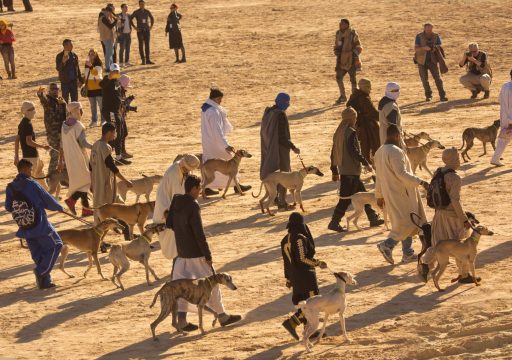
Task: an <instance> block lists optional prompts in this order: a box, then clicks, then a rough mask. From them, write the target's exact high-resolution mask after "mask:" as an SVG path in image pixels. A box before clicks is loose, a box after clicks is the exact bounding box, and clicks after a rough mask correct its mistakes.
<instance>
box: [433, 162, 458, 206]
mask: <svg viewBox="0 0 512 360" xmlns="http://www.w3.org/2000/svg"><path fill="white" fill-rule="evenodd" d="M452 172H453V173H454V172H455V170H453V169H446V170H444V171H443V169H442V168H439V169H437V170H436V172H435V173H434V177H433V178H432V180H431V181H430V184H429V186H428V190H427V205H428V206H429V207H431V208H433V209H436V210H440V209H445V208H446V207H447V206H448V205H450V203H451V200H450V196H449V195H448V192H447V191H446V184H445V182H444V176H445V175H446V174H449V173H452Z"/></svg>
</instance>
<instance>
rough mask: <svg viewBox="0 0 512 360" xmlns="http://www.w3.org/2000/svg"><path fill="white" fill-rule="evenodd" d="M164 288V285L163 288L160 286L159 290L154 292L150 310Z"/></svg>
mask: <svg viewBox="0 0 512 360" xmlns="http://www.w3.org/2000/svg"><path fill="white" fill-rule="evenodd" d="M164 287H165V285H164V286H162V287H161V288H160V290H158V291H157V292H156V294H155V297H154V298H153V302H152V303H151V305H149V307H150V308H152V307H153V306H154V305H155V303H156V298H157V297H158V296H159V295H160V294H161V293H162V290H163V289H164ZM160 296H161V295H160Z"/></svg>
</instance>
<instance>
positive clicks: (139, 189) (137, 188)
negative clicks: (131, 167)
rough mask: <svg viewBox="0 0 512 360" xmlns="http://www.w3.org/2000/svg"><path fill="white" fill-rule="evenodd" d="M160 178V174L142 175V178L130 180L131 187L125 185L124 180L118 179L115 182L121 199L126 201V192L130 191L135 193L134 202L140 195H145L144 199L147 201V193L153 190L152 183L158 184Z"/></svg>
mask: <svg viewBox="0 0 512 360" xmlns="http://www.w3.org/2000/svg"><path fill="white" fill-rule="evenodd" d="M143 176H144V175H143ZM160 180H162V176H161V175H153V176H144V177H143V178H142V179H137V180H132V184H133V187H131V188H129V187H128V186H127V185H126V182H124V181H120V182H118V183H117V193H118V194H119V196H120V197H121V199H122V200H123V201H126V193H127V192H128V191H132V192H134V193H135V195H137V197H136V198H135V202H139V198H140V197H141V196H142V195H145V196H146V201H148V202H149V195H150V194H151V191H153V185H155V184H158V183H159V182H160Z"/></svg>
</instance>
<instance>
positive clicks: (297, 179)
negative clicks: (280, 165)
mask: <svg viewBox="0 0 512 360" xmlns="http://www.w3.org/2000/svg"><path fill="white" fill-rule="evenodd" d="M309 174H315V175H317V176H324V174H323V173H322V172H321V171H320V170H319V169H318V168H317V167H315V166H308V167H307V168H304V169H300V170H299V171H292V172H283V171H276V172H273V173H272V174H269V175H268V176H267V177H266V178H265V179H263V181H262V182H261V185H260V192H259V193H258V195H254V193H252V197H254V198H258V197H260V195H261V189H262V188H263V186H265V196H263V197H262V198H261V200H260V207H261V212H262V213H263V214H265V209H266V210H267V213H268V214H269V215H270V216H274V215H275V214H274V213H272V212H271V211H270V208H269V206H270V204H271V203H272V202H273V201H274V199H275V198H276V196H277V185H281V186H284V187H285V188H287V189H288V190H290V192H291V193H292V195H293V201H294V203H293V205H294V206H295V205H296V204H297V199H296V198H295V193H297V196H298V198H299V204H300V208H301V210H302V211H303V212H305V210H304V206H303V205H302V195H301V193H300V191H301V190H302V186H303V185H304V178H305V177H306V176H307V175H309ZM266 199H267V200H266ZM265 200H266V201H265Z"/></svg>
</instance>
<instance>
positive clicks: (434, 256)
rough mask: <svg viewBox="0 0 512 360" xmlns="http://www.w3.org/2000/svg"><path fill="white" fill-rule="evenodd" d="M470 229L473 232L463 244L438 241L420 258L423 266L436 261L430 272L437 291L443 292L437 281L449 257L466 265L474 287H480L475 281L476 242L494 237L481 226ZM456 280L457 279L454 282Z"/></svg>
mask: <svg viewBox="0 0 512 360" xmlns="http://www.w3.org/2000/svg"><path fill="white" fill-rule="evenodd" d="M471 227H472V228H473V232H472V233H471V235H470V236H469V237H468V238H467V239H466V240H464V241H463V242H460V241H459V240H442V241H439V242H438V243H437V244H436V245H435V246H433V247H431V248H429V249H428V250H427V251H426V252H425V254H424V255H423V257H422V258H421V261H422V262H423V263H424V264H430V263H431V262H432V261H434V260H437V266H436V268H435V269H434V270H433V271H432V280H433V282H434V285H435V286H436V288H437V290H439V291H444V290H445V289H441V287H440V286H439V279H440V278H441V276H442V275H443V273H444V271H445V270H446V267H447V266H448V264H449V260H450V257H453V258H455V259H457V260H458V261H459V262H460V263H461V264H464V263H466V264H467V265H468V267H469V270H470V272H471V275H472V276H473V279H474V281H475V285H476V286H479V285H480V284H479V283H478V281H477V277H476V271H475V259H476V255H477V246H478V241H479V240H480V237H481V236H482V235H494V233H493V232H492V231H491V230H489V229H487V228H486V227H485V226H483V225H478V226H477V227H473V225H471ZM457 280H458V278H457V279H456V280H455V281H457Z"/></svg>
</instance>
